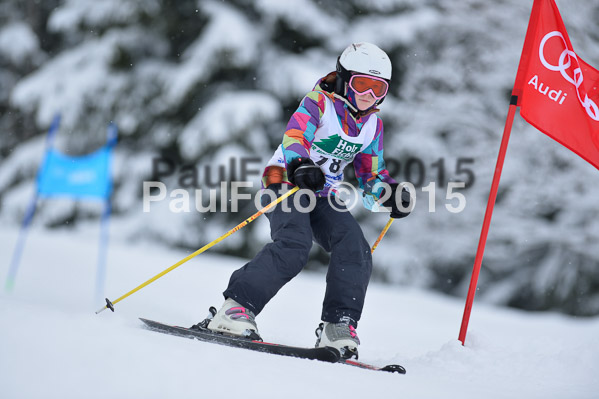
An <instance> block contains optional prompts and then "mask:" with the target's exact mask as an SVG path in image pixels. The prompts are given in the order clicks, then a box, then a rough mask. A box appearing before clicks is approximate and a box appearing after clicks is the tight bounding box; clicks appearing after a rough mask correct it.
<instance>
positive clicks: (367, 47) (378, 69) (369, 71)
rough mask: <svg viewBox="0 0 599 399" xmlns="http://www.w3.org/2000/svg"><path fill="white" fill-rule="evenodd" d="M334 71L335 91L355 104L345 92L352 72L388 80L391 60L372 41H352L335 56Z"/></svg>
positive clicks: (381, 100) (379, 101)
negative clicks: (335, 76)
mask: <svg viewBox="0 0 599 399" xmlns="http://www.w3.org/2000/svg"><path fill="white" fill-rule="evenodd" d="M336 72H337V78H336V81H335V93H337V94H338V95H340V96H343V97H345V98H346V99H347V100H349V101H350V102H351V103H352V105H354V106H355V104H354V103H353V101H352V100H351V99H350V98H348V93H347V87H348V83H349V80H350V79H351V75H352V72H354V73H355V72H357V73H362V74H365V75H371V76H376V77H378V78H383V79H385V80H386V81H387V82H389V81H390V80H391V60H390V59H389V56H388V55H387V53H385V52H384V51H383V50H381V49H380V48H379V47H378V46H376V45H374V44H372V43H366V42H362V43H352V44H350V45H349V47H347V48H346V49H345V50H343V53H341V55H340V56H339V58H337V71H336ZM383 100H384V98H382V99H380V100H377V102H376V104H380V103H382V102H383Z"/></svg>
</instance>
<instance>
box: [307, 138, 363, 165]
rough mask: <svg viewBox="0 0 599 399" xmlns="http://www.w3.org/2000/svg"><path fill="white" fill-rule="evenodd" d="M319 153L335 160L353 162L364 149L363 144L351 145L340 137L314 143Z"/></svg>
mask: <svg viewBox="0 0 599 399" xmlns="http://www.w3.org/2000/svg"><path fill="white" fill-rule="evenodd" d="M314 146H315V147H316V148H317V151H318V152H319V153H321V154H326V155H329V156H333V157H335V158H340V159H347V160H351V159H353V158H354V156H355V155H356V154H357V153H358V152H359V151H360V149H361V148H362V144H356V143H351V142H349V141H347V140H343V139H342V138H341V137H340V136H339V135H333V136H329V137H327V138H326V139H322V140H321V141H319V142H316V143H314Z"/></svg>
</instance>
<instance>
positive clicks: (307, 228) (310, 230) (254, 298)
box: [223, 184, 372, 325]
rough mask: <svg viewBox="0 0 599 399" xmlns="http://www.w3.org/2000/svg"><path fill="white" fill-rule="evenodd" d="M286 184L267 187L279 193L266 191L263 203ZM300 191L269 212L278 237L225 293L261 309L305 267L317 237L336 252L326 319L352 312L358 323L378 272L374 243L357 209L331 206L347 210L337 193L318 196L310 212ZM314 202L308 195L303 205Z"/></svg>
mask: <svg viewBox="0 0 599 399" xmlns="http://www.w3.org/2000/svg"><path fill="white" fill-rule="evenodd" d="M280 189H281V184H273V185H271V186H269V187H268V188H267V190H270V191H271V192H273V194H272V196H269V195H264V194H263V196H262V205H263V206H265V205H267V204H268V203H269V202H270V201H271V200H272V199H274V198H275V195H279V191H280ZM275 192H276V194H275ZM265 194H266V193H265ZM298 194H299V193H296V194H293V196H291V197H289V198H287V199H286V200H284V202H285V204H279V205H277V206H276V207H275V208H274V209H273V210H272V211H271V212H269V213H266V215H267V217H268V219H269V221H270V229H271V238H272V241H273V242H272V243H269V244H266V246H264V248H263V249H262V250H261V251H260V252H258V254H257V255H256V256H255V257H254V259H252V260H251V261H250V262H248V263H247V264H246V265H244V266H243V267H242V268H240V269H238V270H236V271H235V272H233V274H232V275H231V278H230V281H229V286H228V287H227V289H226V290H225V292H224V293H223V295H224V296H225V298H232V299H234V300H235V301H237V302H238V303H239V304H241V305H243V306H245V307H247V308H248V309H250V310H251V311H252V312H254V313H255V314H256V315H257V314H259V313H260V312H261V311H262V309H263V308H264V306H265V305H266V304H267V303H268V301H270V300H271V299H272V298H273V297H274V296H275V294H276V293H277V292H278V291H279V290H280V289H281V288H282V287H283V286H284V285H285V284H286V283H287V282H289V281H290V280H291V279H292V278H293V277H295V276H296V275H297V274H298V273H299V272H300V271H301V270H302V269H303V268H304V266H305V265H306V263H307V261H308V254H309V253H310V249H311V248H312V241H315V242H316V243H317V244H319V245H320V246H321V247H322V248H324V249H325V251H327V252H329V253H330V262H329V268H328V272H327V277H326V282H327V286H326V292H325V296H324V302H323V307H322V316H321V318H322V320H323V321H328V322H333V323H336V322H339V321H341V320H344V319H345V318H347V317H349V318H350V319H351V321H350V322H351V323H352V324H354V325H356V324H357V321H358V320H360V316H361V314H362V308H363V306H364V297H365V296H366V288H367V287H368V282H369V280H370V275H371V273H372V257H371V252H370V246H369V245H368V243H367V242H366V239H365V238H364V235H363V233H362V229H361V228H360V225H359V224H358V222H356V220H355V219H354V217H353V216H352V215H351V213H349V212H347V211H345V212H342V211H339V210H336V209H334V208H333V207H332V206H331V204H330V203H329V201H335V207H336V208H337V209H343V210H346V208H345V206H344V205H343V204H342V203H340V202H338V201H337V200H336V199H334V197H333V198H331V199H330V200H329V199H327V198H316V205H315V207H314V209H313V210H312V211H311V212H309V213H307V212H302V211H301V210H298V208H296V207H295V206H294V200H293V199H294V198H293V197H295V196H297V195H298ZM295 201H297V199H295ZM309 203H310V202H309V198H308V197H307V195H305V194H304V195H301V196H300V197H299V204H300V207H299V208H300V209H301V208H304V209H305V208H308V206H309ZM285 207H286V208H287V210H286V211H285V209H284V208H285ZM307 294H308V293H307Z"/></svg>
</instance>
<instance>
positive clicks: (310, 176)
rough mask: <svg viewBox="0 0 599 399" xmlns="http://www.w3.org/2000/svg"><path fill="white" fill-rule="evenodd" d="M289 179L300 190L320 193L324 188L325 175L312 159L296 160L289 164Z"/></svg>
mask: <svg viewBox="0 0 599 399" xmlns="http://www.w3.org/2000/svg"><path fill="white" fill-rule="evenodd" d="M287 178H288V179H289V181H290V182H291V183H293V184H295V185H296V186H298V187H299V188H307V189H308V190H312V191H318V190H322V189H323V188H324V182H325V178H324V173H322V170H321V169H320V168H319V167H318V166H317V165H314V162H312V160H311V159H310V158H295V159H294V160H293V161H291V162H289V163H288V164H287Z"/></svg>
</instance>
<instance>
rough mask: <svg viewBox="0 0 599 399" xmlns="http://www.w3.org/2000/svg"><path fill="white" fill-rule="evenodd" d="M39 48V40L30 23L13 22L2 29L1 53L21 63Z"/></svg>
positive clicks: (14, 61) (0, 38) (0, 35)
mask: <svg viewBox="0 0 599 399" xmlns="http://www.w3.org/2000/svg"><path fill="white" fill-rule="evenodd" d="M38 50H39V40H38V38H37V36H36V35H35V33H34V32H33V31H32V30H31V27H29V25H27V24H25V23H22V22H13V23H10V24H7V25H6V26H4V27H2V28H1V29H0V55H1V56H2V57H6V59H8V60H10V61H11V62H12V63H14V64H15V65H21V64H22V63H23V62H24V61H25V60H27V59H28V58H30V57H32V56H33V55H34V54H35V53H36V52H37V51H38Z"/></svg>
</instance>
